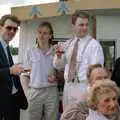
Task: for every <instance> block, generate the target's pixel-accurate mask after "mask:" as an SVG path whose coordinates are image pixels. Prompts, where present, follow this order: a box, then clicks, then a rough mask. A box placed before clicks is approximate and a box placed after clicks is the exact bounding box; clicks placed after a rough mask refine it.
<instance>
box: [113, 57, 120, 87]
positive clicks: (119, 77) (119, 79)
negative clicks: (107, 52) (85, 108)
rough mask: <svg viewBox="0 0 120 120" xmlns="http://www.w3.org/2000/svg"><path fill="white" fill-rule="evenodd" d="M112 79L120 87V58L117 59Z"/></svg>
mask: <svg viewBox="0 0 120 120" xmlns="http://www.w3.org/2000/svg"><path fill="white" fill-rule="evenodd" d="M111 79H112V80H113V81H115V82H116V84H117V85H118V87H120V57H119V58H117V59H116V61H115V66H114V69H113V72H112V77H111Z"/></svg>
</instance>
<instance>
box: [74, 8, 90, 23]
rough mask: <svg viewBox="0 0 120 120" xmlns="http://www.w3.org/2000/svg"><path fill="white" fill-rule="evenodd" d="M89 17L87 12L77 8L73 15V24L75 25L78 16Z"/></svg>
mask: <svg viewBox="0 0 120 120" xmlns="http://www.w3.org/2000/svg"><path fill="white" fill-rule="evenodd" d="M79 17H80V18H87V19H89V15H88V14H87V13H86V12H83V11H80V10H76V11H75V12H74V13H73V15H72V24H73V25H74V24H75V22H76V20H77V18H79Z"/></svg>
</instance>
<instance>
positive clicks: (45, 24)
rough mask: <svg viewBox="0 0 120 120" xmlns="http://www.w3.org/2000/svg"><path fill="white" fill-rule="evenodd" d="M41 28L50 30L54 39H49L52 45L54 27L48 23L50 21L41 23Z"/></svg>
mask: <svg viewBox="0 0 120 120" xmlns="http://www.w3.org/2000/svg"><path fill="white" fill-rule="evenodd" d="M40 27H47V28H49V30H50V34H51V36H52V37H51V38H50V39H49V44H51V43H52V40H53V39H54V33H53V27H52V25H51V23H50V22H48V21H43V22H41V23H40V24H39V27H38V28H40Z"/></svg>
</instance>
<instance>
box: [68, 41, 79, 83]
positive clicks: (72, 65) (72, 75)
mask: <svg viewBox="0 0 120 120" xmlns="http://www.w3.org/2000/svg"><path fill="white" fill-rule="evenodd" d="M78 42H79V39H77V41H76V42H75V44H74V48H73V51H72V56H71V63H70V67H69V73H68V81H71V80H73V79H75V77H76V72H77V71H76V59H77V51H78Z"/></svg>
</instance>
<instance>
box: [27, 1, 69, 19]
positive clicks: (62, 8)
mask: <svg viewBox="0 0 120 120" xmlns="http://www.w3.org/2000/svg"><path fill="white" fill-rule="evenodd" d="M57 12H58V13H60V14H61V15H66V14H67V13H69V9H68V6H67V5H66V3H65V2H64V1H60V2H59V3H58V10H57ZM41 15H42V13H41V9H40V7H37V6H33V7H32V9H31V11H30V12H29V16H30V17H33V18H36V17H37V18H38V17H39V16H41Z"/></svg>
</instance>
